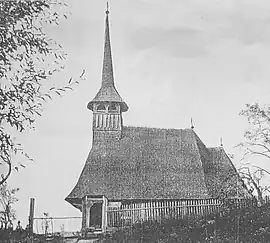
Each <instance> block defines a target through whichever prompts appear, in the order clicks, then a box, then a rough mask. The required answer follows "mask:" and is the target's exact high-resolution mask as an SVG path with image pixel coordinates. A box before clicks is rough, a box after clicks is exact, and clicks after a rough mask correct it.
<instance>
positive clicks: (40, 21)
mask: <svg viewBox="0 0 270 243" xmlns="http://www.w3.org/2000/svg"><path fill="white" fill-rule="evenodd" d="M64 5H65V4H64V3H63V2H62V1H61V0H40V1H29V0H14V1H0V46H1V49H0V79H1V83H0V142H1V143H0V166H1V165H5V166H7V168H8V169H7V173H6V174H5V175H4V174H2V175H1V177H2V178H1V179H2V180H0V185H1V184H2V183H4V182H5V181H6V180H7V178H8V177H9V175H10V174H11V171H12V169H15V170H18V169H19V167H24V164H23V163H21V162H20V163H18V164H15V163H14V158H15V157H16V158H18V156H19V155H22V157H21V158H20V159H22V158H26V159H30V157H29V156H28V155H27V153H25V152H24V150H23V148H22V146H21V144H20V143H18V142H16V140H15V138H14V133H16V132H24V131H26V130H29V129H32V128H33V127H34V122H35V119H36V116H40V115H41V113H42V110H43V107H44V103H45V102H46V101H48V100H52V98H53V96H54V94H56V95H59V96H61V94H62V93H63V92H66V91H68V90H72V87H73V85H74V84H75V83H78V81H75V82H74V81H73V80H72V79H70V80H69V82H68V83H67V84H66V85H65V86H64V87H59V88H56V87H54V85H53V84H52V83H50V82H49V79H50V78H51V76H52V75H53V74H54V73H55V72H58V71H60V70H62V69H63V68H64V65H63V61H64V59H65V58H66V54H65V53H64V52H63V49H62V47H61V46H60V45H59V44H58V43H56V42H55V41H54V40H53V39H52V38H50V37H49V35H48V34H47V33H46V31H45V27H46V26H47V25H52V24H56V25H57V24H58V23H59V19H60V17H61V16H64V17H66V14H65V13H60V11H59V7H61V6H64ZM81 77H82V76H81ZM19 157H20V156H19ZM30 160H31V159H30Z"/></svg>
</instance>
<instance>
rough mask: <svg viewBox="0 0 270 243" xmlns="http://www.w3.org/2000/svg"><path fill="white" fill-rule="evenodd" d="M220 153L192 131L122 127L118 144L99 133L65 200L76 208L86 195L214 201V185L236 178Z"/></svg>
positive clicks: (116, 141) (215, 186)
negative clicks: (231, 176) (206, 199)
mask: <svg viewBox="0 0 270 243" xmlns="http://www.w3.org/2000/svg"><path fill="white" fill-rule="evenodd" d="M224 153H225V152H224V150H223V149H222V148H212V149H208V148H206V146H205V145H204V144H203V142H202V141H201V140H200V139H199V137H198V136H197V134H196V133H195V132H194V131H193V130H192V129H158V128H144V127H123V131H122V137H121V138H120V139H116V138H113V136H108V133H106V132H101V133H98V134H97V135H96V137H95V139H94V141H93V146H92V149H91V151H90V154H89V156H88V158H87V161H86V164H85V166H84V168H83V170H82V173H81V175H80V178H79V180H78V182H77V184H76V186H75V188H74V189H73V190H72V192H71V193H70V194H69V196H68V197H67V198H66V200H67V201H68V202H70V203H71V204H73V205H74V204H76V203H79V202H80V200H81V198H82V197H84V196H85V195H89V196H99V195H104V196H106V197H107V198H108V199H110V200H123V199H184V198H210V197H213V196H217V193H218V191H219V188H220V184H219V183H218V182H217V181H219V179H220V178H225V177H226V176H227V173H228V172H230V173H236V170H235V168H234V166H233V165H232V163H231V162H230V160H229V158H228V157H226V159H224V156H225V155H226V154H225V155H224ZM221 154H222V155H221ZM216 175H217V176H218V177H217V178H215V176H216ZM214 178H215V179H214ZM74 206H75V205H74Z"/></svg>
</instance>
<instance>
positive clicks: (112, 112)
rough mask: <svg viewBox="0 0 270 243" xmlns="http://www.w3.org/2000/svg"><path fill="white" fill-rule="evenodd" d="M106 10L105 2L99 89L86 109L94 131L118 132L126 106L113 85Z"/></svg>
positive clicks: (107, 13)
mask: <svg viewBox="0 0 270 243" xmlns="http://www.w3.org/2000/svg"><path fill="white" fill-rule="evenodd" d="M108 8H109V6H108V2H107V10H106V12H105V13H106V17H105V43H104V58H103V68H102V80H101V88H100V90H99V91H98V93H97V94H96V96H95V98H94V99H93V100H92V101H90V102H89V103H88V105H87V107H88V109H90V110H92V111H93V115H94V116H93V129H94V130H101V131H105V130H106V131H119V130H121V129H122V126H123V119H122V112H125V111H127V110H128V106H127V104H126V103H125V102H124V101H123V99H122V98H121V96H120V95H119V93H118V92H117V90H116V88H115V84H114V76H113V62H112V50H111V41H110V30H109V9H108Z"/></svg>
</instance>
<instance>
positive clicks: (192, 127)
mask: <svg viewBox="0 0 270 243" xmlns="http://www.w3.org/2000/svg"><path fill="white" fill-rule="evenodd" d="M190 125H191V126H190V127H191V129H194V125H193V119H192V117H191V119H190Z"/></svg>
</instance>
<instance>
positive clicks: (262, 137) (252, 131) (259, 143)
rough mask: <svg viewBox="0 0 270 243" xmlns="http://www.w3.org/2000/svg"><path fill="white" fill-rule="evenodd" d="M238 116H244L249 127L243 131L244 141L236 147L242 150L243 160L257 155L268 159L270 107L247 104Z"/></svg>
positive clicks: (269, 147) (269, 156)
mask: <svg viewBox="0 0 270 243" xmlns="http://www.w3.org/2000/svg"><path fill="white" fill-rule="evenodd" d="M240 115H242V116H246V117H247V119H248V122H249V124H250V125H251V127H250V128H249V129H248V130H247V131H245V134H244V138H245V141H244V142H242V143H240V144H239V145H238V146H241V147H242V148H244V158H247V157H251V156H255V155H257V156H262V157H264V158H267V159H270V106H264V107H261V106H260V105H259V104H258V103H255V104H252V105H251V104H247V105H246V108H245V109H244V110H242V111H241V113H240Z"/></svg>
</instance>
